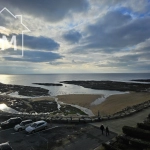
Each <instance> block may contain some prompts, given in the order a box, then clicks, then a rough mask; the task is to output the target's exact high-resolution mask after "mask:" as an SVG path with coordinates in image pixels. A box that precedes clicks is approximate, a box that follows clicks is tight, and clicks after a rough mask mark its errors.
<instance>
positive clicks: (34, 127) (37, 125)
mask: <svg viewBox="0 0 150 150" xmlns="http://www.w3.org/2000/svg"><path fill="white" fill-rule="evenodd" d="M46 128H47V122H46V121H43V120H41V121H37V122H33V123H32V124H31V125H30V126H28V127H27V128H26V129H25V131H26V132H27V133H34V132H36V131H39V130H42V129H46Z"/></svg>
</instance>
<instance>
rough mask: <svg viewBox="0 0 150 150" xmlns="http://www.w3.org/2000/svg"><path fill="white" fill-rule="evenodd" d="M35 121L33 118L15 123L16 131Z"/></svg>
mask: <svg viewBox="0 0 150 150" xmlns="http://www.w3.org/2000/svg"><path fill="white" fill-rule="evenodd" d="M32 123H33V121H32V120H24V121H22V122H21V123H20V124H17V125H15V127H14V130H15V131H22V130H24V129H25V128H27V127H28V126H30V125H31V124H32Z"/></svg>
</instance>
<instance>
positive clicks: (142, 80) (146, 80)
mask: <svg viewBox="0 0 150 150" xmlns="http://www.w3.org/2000/svg"><path fill="white" fill-rule="evenodd" d="M131 81H138V82H150V79H136V80H131Z"/></svg>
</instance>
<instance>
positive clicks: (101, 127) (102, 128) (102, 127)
mask: <svg viewBox="0 0 150 150" xmlns="http://www.w3.org/2000/svg"><path fill="white" fill-rule="evenodd" d="M100 130H101V131H102V134H103V132H104V125H103V124H102V125H101V126H100Z"/></svg>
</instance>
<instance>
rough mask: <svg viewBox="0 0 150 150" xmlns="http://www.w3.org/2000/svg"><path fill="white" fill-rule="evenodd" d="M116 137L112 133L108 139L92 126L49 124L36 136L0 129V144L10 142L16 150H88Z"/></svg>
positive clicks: (35, 134)
mask: <svg viewBox="0 0 150 150" xmlns="http://www.w3.org/2000/svg"><path fill="white" fill-rule="evenodd" d="M115 135H116V134H114V133H111V134H110V136H109V137H106V136H105V135H101V132H100V130H99V129H98V128H95V127H92V126H90V125H56V124H49V125H48V128H47V129H46V130H43V131H39V132H35V133H34V134H26V133H25V131H21V132H15V131H14V129H13V128H11V129H6V130H2V129H0V143H3V142H7V141H9V143H10V145H11V146H12V148H13V149H14V150H49V149H58V150H66V149H67V150H75V149H78V150H80V149H81V150H82V149H87V150H88V149H94V148H96V147H97V146H99V145H100V144H101V143H102V142H105V141H108V140H110V139H112V138H113V137H114V136H115Z"/></svg>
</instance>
